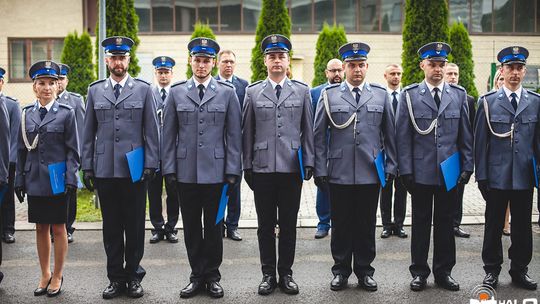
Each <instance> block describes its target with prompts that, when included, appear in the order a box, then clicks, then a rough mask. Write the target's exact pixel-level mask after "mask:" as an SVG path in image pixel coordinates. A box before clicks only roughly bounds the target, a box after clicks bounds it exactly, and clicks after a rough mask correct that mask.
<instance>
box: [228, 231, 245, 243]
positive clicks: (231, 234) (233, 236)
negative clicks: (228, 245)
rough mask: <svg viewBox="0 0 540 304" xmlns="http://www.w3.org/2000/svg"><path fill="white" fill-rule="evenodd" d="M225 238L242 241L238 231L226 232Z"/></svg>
mask: <svg viewBox="0 0 540 304" xmlns="http://www.w3.org/2000/svg"><path fill="white" fill-rule="evenodd" d="M227 237H228V238H230V239H231V240H233V241H241V240H242V237H241V236H240V232H238V229H231V230H227Z"/></svg>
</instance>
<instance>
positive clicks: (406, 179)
mask: <svg viewBox="0 0 540 304" xmlns="http://www.w3.org/2000/svg"><path fill="white" fill-rule="evenodd" d="M400 179H401V183H402V184H403V186H404V187H405V190H407V192H409V193H410V194H412V191H413V190H414V176H413V175H412V174H405V175H401V176H400Z"/></svg>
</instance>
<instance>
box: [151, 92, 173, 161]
mask: <svg viewBox="0 0 540 304" xmlns="http://www.w3.org/2000/svg"><path fill="white" fill-rule="evenodd" d="M169 93H170V90H169ZM152 94H153V95H154V101H155V102H156V118H157V121H158V126H159V160H161V159H162V155H163V106H164V105H165V102H166V101H167V98H169V95H167V96H166V97H165V100H162V99H161V92H160V88H159V87H158V86H152Z"/></svg>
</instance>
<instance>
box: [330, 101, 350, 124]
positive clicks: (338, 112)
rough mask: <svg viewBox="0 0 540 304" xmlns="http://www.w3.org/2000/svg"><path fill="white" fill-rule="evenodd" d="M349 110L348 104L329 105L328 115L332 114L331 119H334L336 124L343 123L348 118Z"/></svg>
mask: <svg viewBox="0 0 540 304" xmlns="http://www.w3.org/2000/svg"><path fill="white" fill-rule="evenodd" d="M349 112H350V108H349V106H348V105H337V106H330V115H332V120H334V122H335V123H336V124H338V125H341V124H344V123H345V122H346V121H347V120H348V119H349V117H350V115H349ZM351 114H352V113H351Z"/></svg>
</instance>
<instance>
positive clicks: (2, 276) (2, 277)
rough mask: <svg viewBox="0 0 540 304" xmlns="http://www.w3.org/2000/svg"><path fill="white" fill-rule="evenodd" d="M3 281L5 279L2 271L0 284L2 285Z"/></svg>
mask: <svg viewBox="0 0 540 304" xmlns="http://www.w3.org/2000/svg"><path fill="white" fill-rule="evenodd" d="M3 279H4V273H3V272H1V271H0V283H2V280H3Z"/></svg>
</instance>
